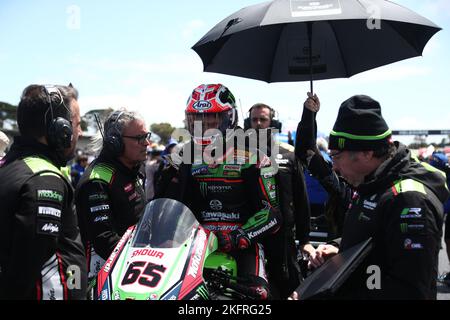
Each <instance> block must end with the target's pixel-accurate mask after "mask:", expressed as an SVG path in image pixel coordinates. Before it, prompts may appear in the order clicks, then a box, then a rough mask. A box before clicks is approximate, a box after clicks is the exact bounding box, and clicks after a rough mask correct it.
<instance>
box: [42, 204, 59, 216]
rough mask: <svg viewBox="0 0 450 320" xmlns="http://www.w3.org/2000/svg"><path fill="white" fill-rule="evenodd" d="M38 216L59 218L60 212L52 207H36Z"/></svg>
mask: <svg viewBox="0 0 450 320" xmlns="http://www.w3.org/2000/svg"><path fill="white" fill-rule="evenodd" d="M38 215H40V216H52V217H56V218H61V210H59V209H56V208H52V207H38Z"/></svg>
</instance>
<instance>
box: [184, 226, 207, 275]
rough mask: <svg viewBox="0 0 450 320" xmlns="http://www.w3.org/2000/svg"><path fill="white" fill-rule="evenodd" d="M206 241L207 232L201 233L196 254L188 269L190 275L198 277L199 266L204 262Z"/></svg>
mask: <svg viewBox="0 0 450 320" xmlns="http://www.w3.org/2000/svg"><path fill="white" fill-rule="evenodd" d="M205 241H206V234H205V233H203V232H200V233H199V238H198V239H197V248H195V253H194V256H193V257H192V263H191V266H190V267H189V270H188V275H190V276H191V277H193V278H195V277H197V272H198V268H199V267H200V263H201V262H202V257H203V250H204V247H205V246H204V242H205Z"/></svg>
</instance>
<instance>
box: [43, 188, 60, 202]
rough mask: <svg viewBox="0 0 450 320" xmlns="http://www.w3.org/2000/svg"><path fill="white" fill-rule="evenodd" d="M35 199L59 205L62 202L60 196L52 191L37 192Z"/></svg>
mask: <svg viewBox="0 0 450 320" xmlns="http://www.w3.org/2000/svg"><path fill="white" fill-rule="evenodd" d="M37 198H38V200H51V201H55V200H56V201H57V202H59V203H61V202H62V201H63V196H62V194H61V193H59V192H58V191H54V190H38V191H37Z"/></svg>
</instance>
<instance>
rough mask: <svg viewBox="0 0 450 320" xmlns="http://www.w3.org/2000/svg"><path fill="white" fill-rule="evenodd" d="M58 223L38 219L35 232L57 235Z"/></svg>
mask: <svg viewBox="0 0 450 320" xmlns="http://www.w3.org/2000/svg"><path fill="white" fill-rule="evenodd" d="M59 226H60V225H59V223H57V222H53V221H46V220H42V221H41V220H38V223H37V233H38V234H43V235H50V236H58V235H59Z"/></svg>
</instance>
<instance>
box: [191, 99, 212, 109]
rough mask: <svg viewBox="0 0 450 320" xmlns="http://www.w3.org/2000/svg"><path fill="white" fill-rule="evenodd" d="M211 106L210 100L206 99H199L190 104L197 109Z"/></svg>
mask: <svg viewBox="0 0 450 320" xmlns="http://www.w3.org/2000/svg"><path fill="white" fill-rule="evenodd" d="M211 107H212V105H211V102H209V101H206V100H199V101H197V102H196V103H194V104H193V105H192V108H194V109H195V110H197V111H205V110H208V109H211Z"/></svg>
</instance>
